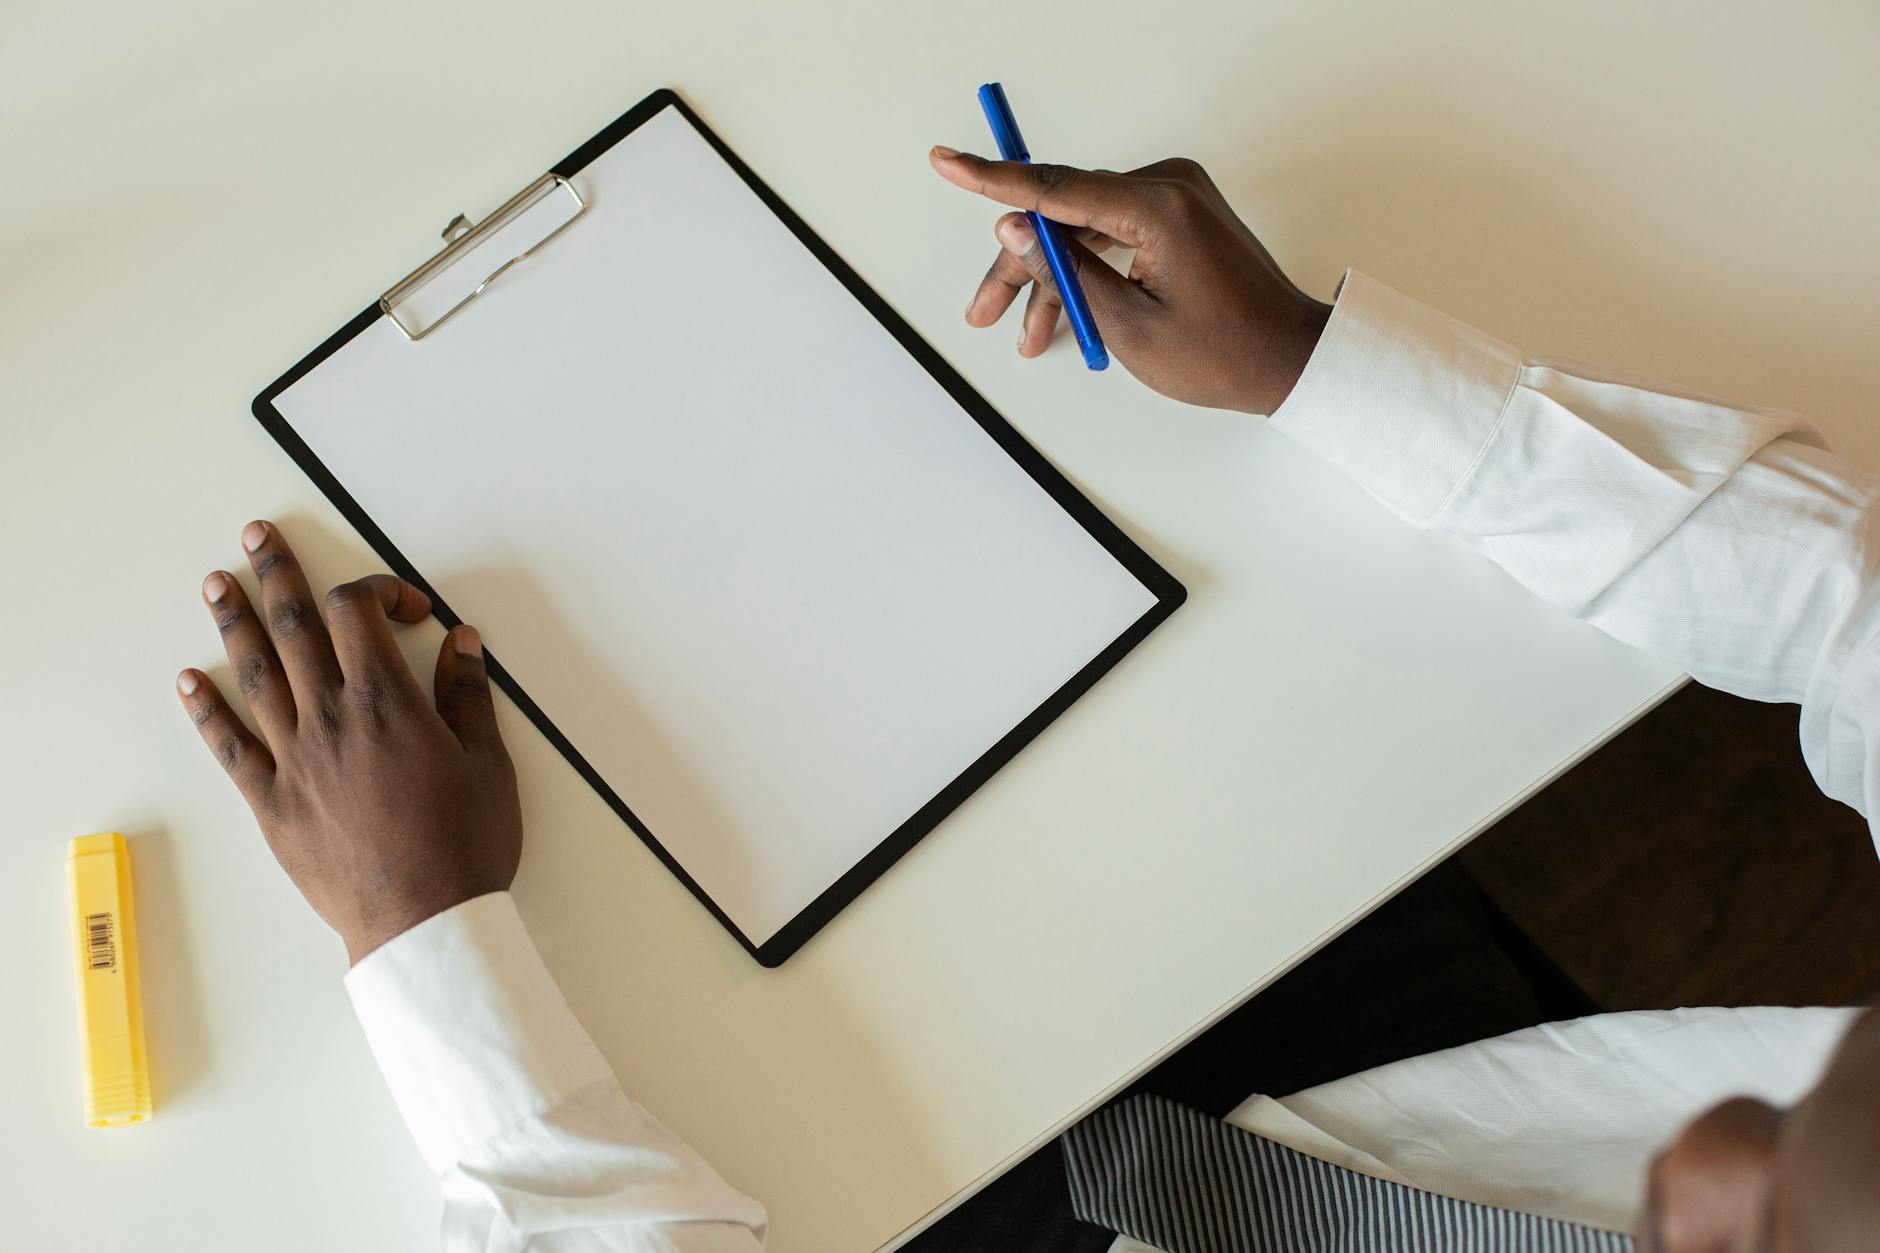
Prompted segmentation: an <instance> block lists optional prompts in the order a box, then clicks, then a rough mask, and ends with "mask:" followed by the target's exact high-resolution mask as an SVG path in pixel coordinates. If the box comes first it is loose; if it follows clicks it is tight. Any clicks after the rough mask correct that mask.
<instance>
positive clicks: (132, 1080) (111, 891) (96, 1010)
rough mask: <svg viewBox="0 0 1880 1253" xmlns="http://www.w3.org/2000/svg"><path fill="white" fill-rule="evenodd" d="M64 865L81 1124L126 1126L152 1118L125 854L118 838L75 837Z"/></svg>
mask: <svg viewBox="0 0 1880 1253" xmlns="http://www.w3.org/2000/svg"><path fill="white" fill-rule="evenodd" d="M67 864H68V865H69V866H70V867H71V878H72V935H73V942H74V944H75V945H76V948H77V953H78V1012H79V1028H80V1030H81V1031H82V1032H83V1033H84V1037H85V1045H84V1047H85V1121H86V1122H88V1123H90V1124H91V1125H92V1126H94V1127H127V1126H129V1125H131V1124H132V1123H140V1122H144V1121H146V1120H147V1119H148V1118H149V1117H150V1114H151V1109H150V1067H149V1063H148V1062H147V1061H146V1060H145V1059H144V1004H143V996H142V995H141V994H140V993H139V991H138V989H137V919H136V915H135V914H134V913H133V912H132V909H131V858H130V852H129V850H127V849H126V848H125V847H124V837H123V836H121V835H118V834H116V833H110V834H106V835H81V836H79V837H78V838H77V839H75V840H73V841H72V851H71V856H70V857H69V858H68V861H67Z"/></svg>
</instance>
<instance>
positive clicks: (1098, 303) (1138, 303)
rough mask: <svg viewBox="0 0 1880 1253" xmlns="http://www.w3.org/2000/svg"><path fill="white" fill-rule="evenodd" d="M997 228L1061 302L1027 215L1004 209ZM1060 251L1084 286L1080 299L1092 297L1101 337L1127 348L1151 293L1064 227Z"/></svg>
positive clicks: (1012, 253)
mask: <svg viewBox="0 0 1880 1253" xmlns="http://www.w3.org/2000/svg"><path fill="white" fill-rule="evenodd" d="M997 231H998V236H999V246H1000V247H1002V248H1004V249H1005V251H1006V253H1007V254H1008V255H1010V256H1011V257H1013V258H1014V259H1016V260H1017V262H1018V263H1019V264H1020V265H1022V266H1024V267H1025V272H1026V273H1027V274H1029V275H1031V278H1032V281H1033V282H1035V283H1037V284H1038V287H1039V289H1040V290H1041V291H1044V292H1047V293H1049V294H1050V295H1051V297H1052V298H1053V299H1054V300H1057V301H1058V303H1060V304H1062V303H1063V297H1062V296H1061V295H1060V294H1059V293H1058V289H1057V279H1056V278H1054V277H1053V276H1052V274H1051V263H1050V261H1049V260H1047V259H1046V257H1045V251H1044V245H1043V244H1041V243H1039V242H1038V232H1037V230H1036V228H1034V227H1033V226H1032V224H1031V218H1030V217H1029V216H1027V215H1026V214H1023V213H1008V214H1006V215H1005V216H1004V217H1002V218H1000V219H999V224H998V227H997ZM1064 251H1065V253H1066V254H1067V255H1068V256H1069V257H1070V259H1071V268H1072V269H1073V270H1074V271H1075V272H1076V274H1077V285H1078V286H1079V287H1081V288H1083V289H1084V299H1085V300H1087V301H1088V302H1089V303H1090V313H1091V316H1093V317H1094V318H1096V320H1097V329H1098V330H1099V331H1101V332H1102V333H1103V338H1104V341H1105V342H1106V343H1108V344H1109V345H1110V347H1112V348H1115V349H1120V350H1121V351H1123V352H1128V351H1129V347H1130V343H1131V341H1133V340H1134V339H1135V337H1136V328H1137V327H1139V326H1140V325H1141V323H1142V314H1143V302H1145V301H1147V300H1149V299H1150V297H1149V295H1148V293H1146V292H1144V291H1143V290H1142V288H1140V287H1138V286H1136V284H1135V283H1134V282H1132V281H1131V280H1130V279H1129V278H1127V277H1126V276H1124V275H1121V274H1118V273H1117V272H1116V271H1115V270H1113V269H1111V268H1110V267H1109V266H1107V265H1105V264H1104V263H1103V261H1102V260H1100V259H1099V258H1098V257H1097V254H1096V253H1094V252H1092V251H1090V249H1088V248H1086V247H1085V246H1084V245H1083V244H1082V243H1081V242H1079V241H1078V240H1076V239H1072V238H1070V237H1069V234H1068V232H1067V233H1066V234H1065V239H1064Z"/></svg>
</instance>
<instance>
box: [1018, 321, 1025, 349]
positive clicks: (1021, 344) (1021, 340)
mask: <svg viewBox="0 0 1880 1253" xmlns="http://www.w3.org/2000/svg"><path fill="white" fill-rule="evenodd" d="M1018 350H1019V351H1020V352H1024V351H1025V324H1024V323H1023V322H1020V323H1019V324H1018Z"/></svg>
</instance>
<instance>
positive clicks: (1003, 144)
mask: <svg viewBox="0 0 1880 1253" xmlns="http://www.w3.org/2000/svg"><path fill="white" fill-rule="evenodd" d="M979 107H980V108H981V109H984V110H985V111H986V123H987V124H988V125H989V126H991V127H992V139H993V142H994V143H996V144H998V145H999V156H1000V157H1002V158H1003V159H1005V160H1007V161H1029V160H1031V153H1030V152H1029V151H1027V150H1026V148H1025V137H1024V136H1023V135H1021V134H1019V133H1018V119H1017V118H1016V117H1013V116H1012V106H1011V105H1010V104H1007V103H1006V100H1005V88H1004V87H1003V86H1002V85H1000V84H998V83H987V84H986V85H985V86H983V87H981V88H980V89H979Z"/></svg>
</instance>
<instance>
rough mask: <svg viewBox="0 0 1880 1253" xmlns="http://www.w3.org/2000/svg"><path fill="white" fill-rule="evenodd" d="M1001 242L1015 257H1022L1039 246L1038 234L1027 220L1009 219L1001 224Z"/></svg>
mask: <svg viewBox="0 0 1880 1253" xmlns="http://www.w3.org/2000/svg"><path fill="white" fill-rule="evenodd" d="M999 242H1000V243H1001V244H1004V245H1005V250H1006V251H1007V252H1009V253H1011V254H1012V255H1013V256H1015V257H1022V256H1025V255H1027V254H1028V253H1030V252H1031V250H1032V249H1033V248H1035V247H1037V246H1038V232H1036V231H1034V230H1032V229H1031V223H1030V222H1029V221H1028V220H1026V219H1025V218H1009V219H1007V220H1006V221H1003V222H1000V223H999Z"/></svg>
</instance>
